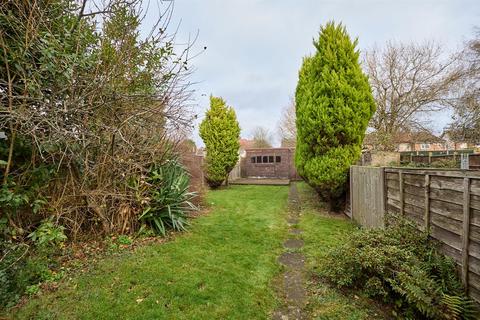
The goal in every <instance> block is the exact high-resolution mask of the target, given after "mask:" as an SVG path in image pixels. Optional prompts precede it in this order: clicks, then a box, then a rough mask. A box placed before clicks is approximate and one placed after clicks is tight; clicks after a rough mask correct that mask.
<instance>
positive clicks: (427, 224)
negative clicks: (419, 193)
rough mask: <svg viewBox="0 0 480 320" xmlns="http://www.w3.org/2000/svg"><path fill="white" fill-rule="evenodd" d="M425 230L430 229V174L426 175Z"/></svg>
mask: <svg viewBox="0 0 480 320" xmlns="http://www.w3.org/2000/svg"><path fill="white" fill-rule="evenodd" d="M424 222H425V231H427V232H428V230H429V229H430V175H429V174H427V175H425V211H424Z"/></svg>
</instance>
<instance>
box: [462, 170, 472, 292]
mask: <svg viewBox="0 0 480 320" xmlns="http://www.w3.org/2000/svg"><path fill="white" fill-rule="evenodd" d="M469 236H470V178H467V177H466V178H463V235H462V283H463V285H464V286H465V290H467V292H468V244H469V240H470V239H469Z"/></svg>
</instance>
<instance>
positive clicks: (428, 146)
mask: <svg viewBox="0 0 480 320" xmlns="http://www.w3.org/2000/svg"><path fill="white" fill-rule="evenodd" d="M420 149H422V150H428V149H430V144H429V143H422V144H421V145H420Z"/></svg>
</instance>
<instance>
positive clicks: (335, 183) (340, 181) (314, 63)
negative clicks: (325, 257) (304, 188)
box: [295, 22, 375, 210]
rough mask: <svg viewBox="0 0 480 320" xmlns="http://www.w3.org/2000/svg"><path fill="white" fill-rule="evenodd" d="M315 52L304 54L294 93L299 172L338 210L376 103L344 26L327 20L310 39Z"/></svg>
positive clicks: (356, 52)
mask: <svg viewBox="0 0 480 320" xmlns="http://www.w3.org/2000/svg"><path fill="white" fill-rule="evenodd" d="M313 44H314V46H315V48H316V52H315V54H314V55H313V56H309V57H305V58H304V60H303V65H302V67H301V69H300V72H299V80H298V84H297V89H296V93H295V99H296V118H297V120H296V125H297V147H296V154H295V164H296V167H297V170H298V173H299V174H300V176H302V177H303V178H304V179H305V180H306V181H307V182H308V184H310V185H311V186H312V187H313V188H315V190H316V191H317V192H318V194H319V195H320V196H321V197H322V198H323V199H324V200H326V201H328V202H329V204H330V208H331V209H332V210H337V209H339V206H340V204H341V201H340V200H341V199H342V196H343V195H344V193H345V190H346V189H345V187H346V182H347V177H348V170H349V167H350V165H352V164H353V163H354V162H355V161H356V160H357V159H358V158H359V156H360V153H361V146H362V141H363V138H364V135H365V130H366V128H367V125H368V122H369V120H370V118H371V116H372V115H373V113H374V112H375V102H374V100H373V96H372V93H371V88H370V85H369V83H368V79H367V76H366V75H365V74H364V73H363V72H362V69H361V67H360V65H359V62H358V57H359V52H358V51H357V50H356V48H355V47H356V45H357V40H354V41H352V40H351V39H350V36H349V35H348V34H347V31H346V29H345V27H344V26H342V25H341V24H338V25H336V24H335V23H334V22H329V23H327V24H326V25H325V26H323V27H321V28H320V36H319V39H318V40H316V41H314V43H313Z"/></svg>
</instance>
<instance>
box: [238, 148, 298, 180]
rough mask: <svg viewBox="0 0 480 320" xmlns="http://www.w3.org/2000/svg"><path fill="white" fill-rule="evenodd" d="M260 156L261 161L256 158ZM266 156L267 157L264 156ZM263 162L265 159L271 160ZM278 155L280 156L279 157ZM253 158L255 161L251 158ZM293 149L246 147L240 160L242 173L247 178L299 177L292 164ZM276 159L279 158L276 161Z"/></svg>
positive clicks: (294, 178)
mask: <svg viewBox="0 0 480 320" xmlns="http://www.w3.org/2000/svg"><path fill="white" fill-rule="evenodd" d="M258 157H261V159H262V161H261V162H260V163H259V162H258V161H257V160H258V159H259V158H258ZM265 157H267V158H265ZM270 157H273V162H272V161H270V162H268V161H267V163H265V162H266V161H263V160H265V159H267V160H271V158H270ZM279 157H280V158H279ZM252 158H255V161H253V160H252ZM294 158H295V149H293V148H266V149H247V150H246V154H245V158H243V159H242V161H241V166H242V170H241V171H242V175H243V176H244V177H247V178H253V177H261V178H284V179H292V180H296V179H299V176H298V174H297V171H296V170H295V164H294ZM278 160H280V161H279V162H278Z"/></svg>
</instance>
